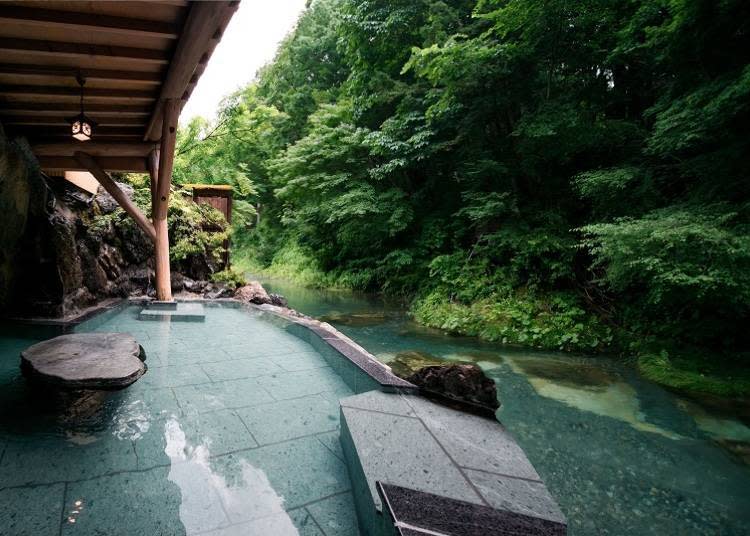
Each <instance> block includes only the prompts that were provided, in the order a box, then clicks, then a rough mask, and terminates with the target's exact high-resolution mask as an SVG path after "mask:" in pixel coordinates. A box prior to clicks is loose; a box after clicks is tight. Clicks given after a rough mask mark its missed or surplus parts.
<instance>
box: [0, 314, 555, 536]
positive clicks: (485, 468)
mask: <svg viewBox="0 0 750 536" xmlns="http://www.w3.org/2000/svg"><path fill="white" fill-rule="evenodd" d="M196 311H197V312H196ZM157 314H158V313H157ZM165 314H166V315H167V316H172V318H171V321H153V319H149V318H148V316H149V315H144V313H143V306H142V305H134V304H131V305H126V306H119V307H115V308H113V309H111V310H109V311H107V312H104V313H101V314H99V315H97V316H94V317H93V318H91V319H90V320H87V321H85V322H83V323H81V324H79V325H78V326H76V327H75V328H73V331H74V332H78V333H86V332H125V333H129V334H131V335H132V336H133V337H134V338H135V339H136V340H137V341H138V342H139V343H140V344H141V345H142V347H143V349H144V351H145V356H146V361H145V363H146V365H147V371H146V373H145V374H144V375H143V376H141V377H140V379H138V380H137V381H136V382H135V383H133V384H132V385H130V386H129V387H127V388H125V389H121V390H77V391H74V390H64V389H55V388H53V387H52V386H49V385H45V384H41V383H39V382H34V381H32V380H31V379H30V378H26V377H24V375H23V374H22V373H21V370H20V368H19V353H20V352H21V351H23V350H24V349H25V348H27V347H28V346H30V345H31V344H33V343H35V342H37V341H40V340H45V339H48V338H50V337H52V336H54V335H55V334H56V333H52V332H51V328H50V327H49V326H47V327H44V326H13V327H11V326H7V325H6V326H5V327H4V328H3V332H2V334H1V335H2V337H1V338H0V341H1V344H2V346H1V347H0V352H1V353H0V357H1V359H0V501H2V504H3V506H4V508H3V509H2V511H1V512H0V520H1V521H2V525H0V527H1V528H0V532H1V533H2V534H9V535H10V534H12V535H21V534H24V535H25V534H29V535H32V534H33V535H47V534H50V535H52V534H54V535H59V534H62V535H73V534H80V535H94V534H107V535H117V534H123V535H125V534H154V535H172V534H174V535H183V534H189V535H193V534H202V535H203V534H205V535H211V536H229V535H240V534H242V535H256V534H257V535H280V536H286V535H289V536H294V535H297V534H300V535H318V536H336V535H339V536H346V535H357V534H371V535H373V536H381V535H387V534H396V530H397V527H399V526H407V525H409V526H411V525H412V524H413V523H419V524H420V526H422V527H432V528H440V530H443V531H444V533H446V534H470V533H471V532H467V530H476V528H477V527H478V526H479V527H482V526H485V527H486V529H487V530H488V531H489V532H487V534H493V533H494V532H492V531H491V530H490V529H492V530H497V529H499V528H500V527H502V526H513V527H515V529H516V530H519V531H520V532H516V533H518V534H537V533H540V532H538V531H540V530H541V531H548V532H545V533H551V534H564V531H565V523H566V520H565V517H564V515H563V514H562V513H561V512H560V510H559V508H558V506H557V504H556V502H555V499H554V498H553V497H552V496H551V495H550V494H549V493H548V491H547V489H546V487H545V486H544V483H543V482H542V481H541V477H540V476H539V475H538V474H537V472H536V470H535V469H534V467H533V466H532V465H531V463H530V462H529V461H528V459H527V458H526V456H525V455H524V453H523V451H522V450H521V449H520V447H518V445H517V444H516V443H515V441H514V440H513V439H512V437H511V436H510V435H508V433H507V432H506V431H505V430H504V428H503V427H502V426H501V425H500V424H499V423H497V421H495V420H494V419H488V418H483V417H479V416H474V415H470V414H465V413H462V412H460V411H458V410H455V409H450V408H447V407H444V406H439V405H437V404H435V403H433V402H430V401H428V400H427V399H423V398H421V397H419V396H417V395H416V392H415V391H414V388H413V386H411V385H410V384H408V382H405V381H403V380H401V379H400V378H397V377H395V376H393V375H392V374H390V372H389V370H388V369H387V367H384V366H383V365H382V364H380V363H378V362H376V361H375V360H373V359H371V357H368V355H367V354H366V353H365V352H364V351H362V350H361V349H358V346H357V345H356V344H355V343H353V342H352V341H348V340H347V339H346V337H344V336H342V335H340V334H338V335H335V336H334V333H338V332H335V330H332V328H330V329H331V330H332V332H329V331H326V330H325V329H323V328H321V327H320V325H319V324H318V325H317V327H315V326H313V327H312V328H311V327H310V326H305V325H302V324H301V323H299V322H296V321H294V319H287V318H283V317H280V316H277V315H275V314H272V313H269V312H264V311H260V310H258V309H255V308H250V307H247V306H240V304H238V303H236V302H230V303H226V302H225V303H218V302H216V303H209V302H207V303H205V304H203V305H200V306H198V305H196V304H185V303H180V304H178V309H177V311H176V312H175V311H172V312H171V313H165ZM179 316H184V317H187V318H182V320H187V321H178V320H177V318H176V317H179ZM204 316H205V318H204ZM316 330H317V331H316ZM414 445H419V449H415V448H414ZM415 505H417V506H418V507H419V508H416V509H415V508H414V506H415ZM436 505H439V509H436ZM451 511H454V512H457V513H456V514H455V515H454V514H451ZM436 512H438V513H436ZM458 512H460V513H461V515H463V516H464V517H465V518H466V519H471V520H472V522H471V523H472V525H471V526H469V525H467V524H466V523H464V522H463V521H458V522H457V521H456V520H457V519H461V517H460V516H459V515H458ZM410 516H411V517H410ZM477 523H479V524H477ZM430 530H432V529H430ZM433 532H436V531H433Z"/></svg>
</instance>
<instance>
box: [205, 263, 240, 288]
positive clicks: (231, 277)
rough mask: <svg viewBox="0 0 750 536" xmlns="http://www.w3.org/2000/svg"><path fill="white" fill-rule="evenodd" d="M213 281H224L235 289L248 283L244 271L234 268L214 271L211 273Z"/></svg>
mask: <svg viewBox="0 0 750 536" xmlns="http://www.w3.org/2000/svg"><path fill="white" fill-rule="evenodd" d="M211 281H215V282H216V283H224V284H225V285H227V286H229V287H231V288H234V289H236V288H239V287H241V286H244V285H246V284H247V279H246V278H245V275H244V274H243V273H242V272H240V271H238V270H236V269H232V268H229V269H224V270H221V271H220V272H214V273H213V274H212V275H211Z"/></svg>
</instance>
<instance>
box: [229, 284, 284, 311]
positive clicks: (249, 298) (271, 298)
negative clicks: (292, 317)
mask: <svg viewBox="0 0 750 536" xmlns="http://www.w3.org/2000/svg"><path fill="white" fill-rule="evenodd" d="M234 297H235V298H237V299H238V300H240V301H244V302H250V303H257V304H258V305H260V304H263V303H268V304H270V305H276V306H278V307H286V305H287V303H286V299H285V298H284V296H280V295H278V294H269V293H268V292H266V289H264V288H263V285H261V284H260V283H258V282H257V281H250V282H249V283H248V284H247V285H244V286H242V287H240V288H238V289H237V290H235V291H234Z"/></svg>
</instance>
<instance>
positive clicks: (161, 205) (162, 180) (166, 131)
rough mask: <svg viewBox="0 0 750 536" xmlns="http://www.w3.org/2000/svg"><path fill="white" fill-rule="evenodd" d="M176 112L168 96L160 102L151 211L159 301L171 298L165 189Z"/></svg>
mask: <svg viewBox="0 0 750 536" xmlns="http://www.w3.org/2000/svg"><path fill="white" fill-rule="evenodd" d="M179 113H180V101H179V100H177V99H168V100H166V101H164V114H163V122H162V131H161V146H160V151H159V166H158V182H157V184H156V207H155V210H154V214H153V217H154V230H155V231H156V248H155V250H156V297H157V299H158V300H161V301H171V300H172V285H171V281H170V279H171V277H170V271H169V227H168V225H167V209H168V208H169V190H170V187H171V186H172V166H173V164H174V148H175V142H176V136H177V116H178V115H179Z"/></svg>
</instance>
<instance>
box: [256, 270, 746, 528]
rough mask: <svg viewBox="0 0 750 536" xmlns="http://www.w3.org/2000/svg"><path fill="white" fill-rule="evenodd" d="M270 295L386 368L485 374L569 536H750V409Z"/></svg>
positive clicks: (334, 298)
mask: <svg viewBox="0 0 750 536" xmlns="http://www.w3.org/2000/svg"><path fill="white" fill-rule="evenodd" d="M262 283H263V284H264V286H265V287H266V288H267V289H268V290H269V292H277V293H279V294H283V295H284V296H285V297H286V298H287V299H288V300H289V305H290V307H293V308H295V309H297V310H299V311H301V312H303V313H306V314H308V315H310V316H314V317H317V318H320V319H322V320H326V321H328V322H330V323H331V324H333V325H335V326H336V327H337V328H338V329H340V330H341V331H343V332H344V333H346V334H347V335H348V336H350V337H352V338H353V339H354V340H356V341H357V342H358V343H360V344H361V345H362V346H364V347H365V348H366V349H367V350H369V351H370V352H372V353H373V354H374V355H375V356H377V358H378V359H380V360H382V361H383V362H386V363H387V362H389V361H392V360H394V359H396V358H397V356H399V354H401V358H403V357H404V356H406V357H411V358H420V359H421V358H424V359H439V360H458V361H470V362H473V363H476V364H477V365H479V366H480V367H482V369H483V370H484V371H485V372H486V374H487V375H488V376H490V377H491V378H492V379H494V380H495V382H496V385H497V391H498V398H499V399H500V402H501V404H502V405H501V408H500V410H499V411H498V413H497V417H498V419H499V420H500V421H501V422H502V423H503V424H504V425H505V426H506V427H507V428H508V429H509V430H510V431H511V432H512V433H513V434H514V435H515V437H516V439H517V440H518V442H519V443H520V444H521V446H522V447H523V448H524V449H525V450H526V452H527V454H528V456H529V458H530V459H531V461H532V462H533V463H534V465H535V467H536V468H537V471H538V472H539V473H540V475H542V477H543V479H544V480H545V482H546V484H547V486H548V487H549V488H550V491H551V492H552V494H553V495H554V496H555V498H556V499H557V501H558V503H559V504H560V507H561V508H562V510H563V512H564V513H565V514H566V516H567V518H568V523H569V534H572V535H602V534H641V535H644V534H659V535H666V534H722V535H729V534H750V404H736V403H735V404H729V403H727V402H725V401H720V400H712V399H708V398H705V399H700V400H696V399H689V398H686V397H683V396H677V395H675V394H673V393H671V392H669V391H667V390H665V389H663V388H661V387H659V386H658V385H655V384H653V383H651V382H648V381H646V380H644V379H642V378H641V377H640V376H639V375H638V373H637V372H636V371H635V369H634V368H633V367H632V366H631V365H629V364H628V363H627V361H625V360H620V359H614V358H611V357H605V356H572V355H568V354H562V353H554V352H537V351H530V350H523V349H515V348H507V347H502V346H499V345H494V344H489V343H484V342H482V341H480V340H478V339H474V338H468V337H455V336H449V335H446V334H444V333H441V332H440V331H438V330H433V329H429V328H424V327H422V326H419V325H418V324H416V323H414V322H413V321H411V320H409V318H408V316H407V315H406V312H405V310H404V309H403V308H402V307H400V306H398V305H393V304H388V303H385V302H383V301H382V300H380V299H377V298H375V297H372V296H368V295H362V294H355V293H350V292H339V291H323V290H313V289H306V288H303V287H300V286H297V285H294V284H290V283H288V282H285V281H280V280H268V279H267V280H262ZM405 353H408V354H405Z"/></svg>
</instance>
